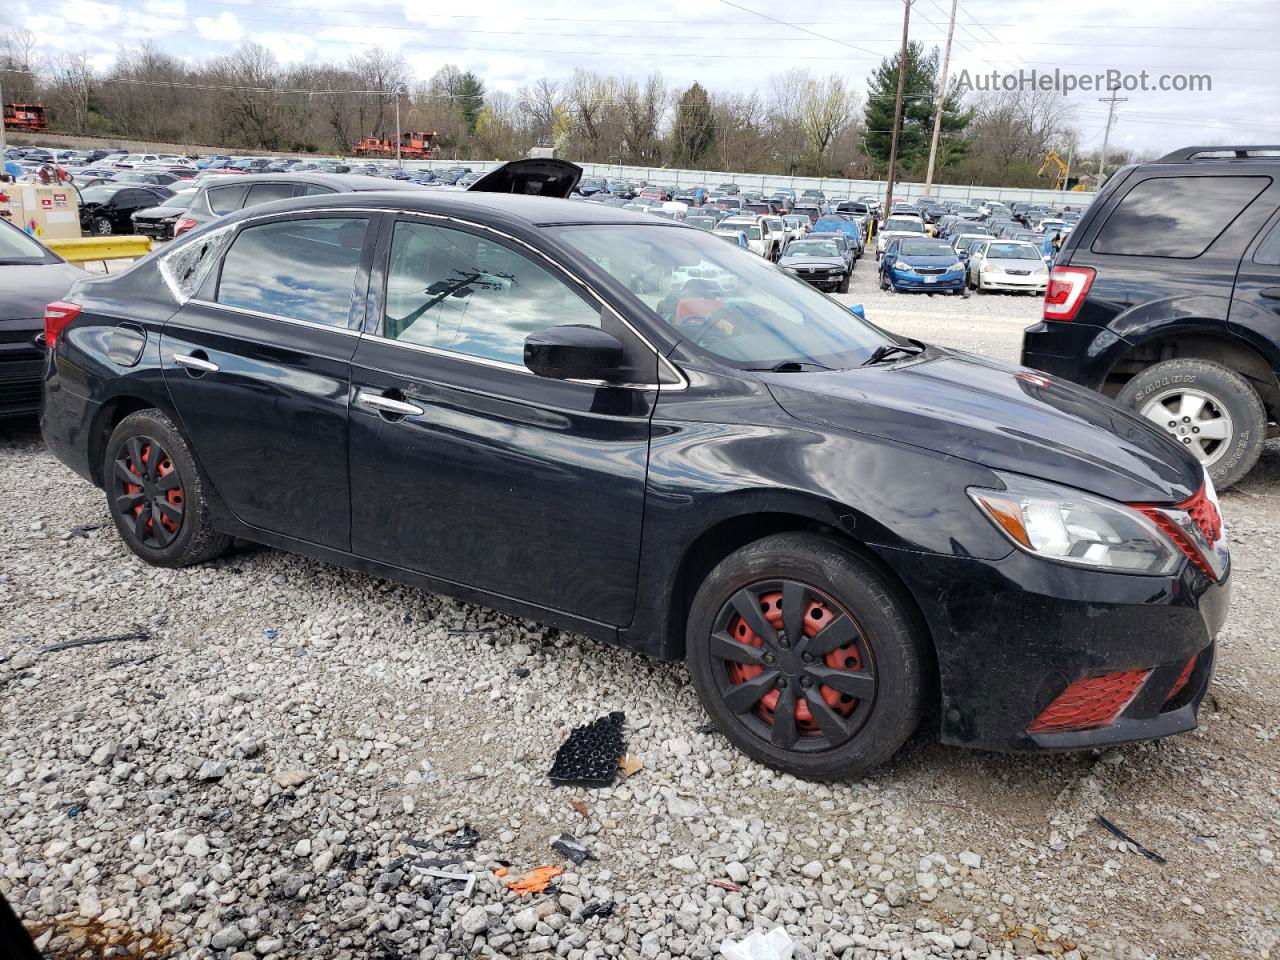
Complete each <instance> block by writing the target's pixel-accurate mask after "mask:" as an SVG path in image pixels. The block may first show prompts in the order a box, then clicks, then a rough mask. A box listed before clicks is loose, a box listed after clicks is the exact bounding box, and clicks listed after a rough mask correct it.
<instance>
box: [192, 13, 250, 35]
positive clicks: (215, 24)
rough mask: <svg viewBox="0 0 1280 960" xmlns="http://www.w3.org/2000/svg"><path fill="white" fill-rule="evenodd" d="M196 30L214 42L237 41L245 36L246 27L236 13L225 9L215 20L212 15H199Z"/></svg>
mask: <svg viewBox="0 0 1280 960" xmlns="http://www.w3.org/2000/svg"><path fill="white" fill-rule="evenodd" d="M196 30H197V31H198V32H199V34H200V36H202V37H204V38H205V39H206V40H212V41H213V42H214V43H237V42H238V41H239V40H240V38H241V37H243V36H244V27H242V26H240V20H239V18H237V17H236V15H235V14H234V13H228V12H227V11H225V10H224V11H223V12H222V13H220V14H218V18H217V19H216V20H215V19H213V18H212V17H197V18H196Z"/></svg>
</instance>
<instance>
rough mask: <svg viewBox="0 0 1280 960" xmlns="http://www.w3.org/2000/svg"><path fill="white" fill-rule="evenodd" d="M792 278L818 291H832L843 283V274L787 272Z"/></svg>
mask: <svg viewBox="0 0 1280 960" xmlns="http://www.w3.org/2000/svg"><path fill="white" fill-rule="evenodd" d="M787 272H788V273H790V274H791V275H792V276H793V277H797V278H799V279H801V280H803V281H804V282H805V283H807V284H809V285H810V286H812V287H817V288H818V289H819V290H834V289H835V288H836V287H838V286H840V284H841V283H842V282H844V278H845V274H843V273H826V272H825V271H824V272H821V273H807V272H805V271H803V270H788V271H787Z"/></svg>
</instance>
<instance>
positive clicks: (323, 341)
mask: <svg viewBox="0 0 1280 960" xmlns="http://www.w3.org/2000/svg"><path fill="white" fill-rule="evenodd" d="M377 222H378V220H377V215H374V214H369V213H363V212H355V211H325V212H320V211H317V212H308V213H306V214H298V213H291V214H283V215H280V216H276V217H264V218H262V219H256V220H250V221H247V222H245V223H244V224H243V225H242V226H241V227H240V228H239V230H238V232H237V233H236V234H235V237H234V239H233V240H232V241H231V244H230V247H229V249H228V250H227V252H226V254H225V255H224V257H223V259H222V262H221V265H220V268H219V269H215V270H214V271H212V273H211V274H210V275H209V277H208V278H207V279H206V281H205V282H204V284H203V285H202V287H201V289H200V290H199V291H197V293H196V296H195V298H193V299H191V300H189V301H188V302H187V303H186V305H185V306H184V307H183V308H182V309H181V310H180V311H179V312H178V313H177V314H176V315H175V316H174V317H173V318H172V319H170V320H169V322H168V323H167V324H166V325H165V329H164V334H163V338H162V341H161V354H162V361H163V365H164V375H165V382H166V384H167V385H168V388H169V393H170V396H171V397H172V399H173V403H174V406H175V407H176V409H177V412H178V416H179V417H180V418H181V420H182V426H183V428H184V430H185V431H186V434H187V436H188V437H189V438H190V439H191V442H192V446H193V447H194V448H195V450H196V452H197V454H198V455H199V457H200V459H201V462H202V463H203V465H204V468H205V470H206V472H207V473H208V475H209V479H210V481H211V482H212V484H213V486H214V488H215V489H216V490H217V492H218V493H219V494H220V495H221V497H222V499H223V501H224V502H225V503H226V504H227V506H228V508H230V510H231V511H232V512H233V513H234V514H235V515H236V516H237V517H238V518H239V519H240V520H242V521H244V522H245V523H247V524H249V525H250V526H253V527H257V528H259V529H262V530H266V531H270V532H272V533H278V534H284V535H287V536H290V537H295V538H298V539H301V540H306V541H309V542H311V543H316V544H320V545H322V546H326V547H332V548H335V549H339V550H346V549H347V548H348V547H349V546H350V495H349V487H348V475H347V394H348V388H349V384H350V360H351V355H352V354H353V353H354V352H355V348H356V343H357V341H358V340H359V338H360V333H359V325H360V321H361V318H362V317H363V313H364V303H365V294H366V292H367V289H368V277H369V263H370V261H371V259H372V255H373V243H372V242H369V243H366V235H368V236H369V237H370V238H371V237H373V235H374V233H375V232H376V231H375V228H376V225H377Z"/></svg>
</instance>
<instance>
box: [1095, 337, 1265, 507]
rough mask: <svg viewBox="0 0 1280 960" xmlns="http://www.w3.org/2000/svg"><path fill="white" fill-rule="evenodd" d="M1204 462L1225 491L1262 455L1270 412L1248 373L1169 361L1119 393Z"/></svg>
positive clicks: (1214, 365) (1203, 362)
mask: <svg viewBox="0 0 1280 960" xmlns="http://www.w3.org/2000/svg"><path fill="white" fill-rule="evenodd" d="M1116 401H1117V402H1118V403H1120V404H1121V405H1122V406H1127V407H1130V408H1131V409H1133V410H1135V411H1136V412H1137V413H1138V414H1140V415H1141V416H1143V417H1146V418H1147V419H1148V420H1150V421H1151V422H1152V423H1154V424H1156V425H1157V426H1158V427H1160V428H1161V429H1162V430H1164V431H1165V432H1166V433H1168V434H1169V435H1170V436H1171V437H1172V438H1173V439H1174V441H1176V442H1177V443H1178V445H1179V446H1181V447H1183V448H1185V449H1186V450H1188V451H1189V452H1190V453H1192V454H1193V455H1194V456H1195V458H1196V459H1197V460H1199V461H1200V462H1201V463H1202V464H1204V467H1205V469H1206V470H1208V471H1209V476H1210V477H1212V478H1213V484H1214V486H1215V487H1217V488H1218V489H1220V490H1223V489H1226V488H1227V487H1229V486H1231V485H1232V484H1233V483H1238V482H1239V481H1240V480H1242V479H1243V478H1244V476H1245V474H1247V473H1248V472H1249V471H1250V470H1252V469H1253V465H1254V464H1255V463H1257V462H1258V457H1259V456H1260V455H1261V454H1262V447H1263V444H1264V443H1265V441H1266V433H1267V413H1266V410H1265V409H1264V407H1263V406H1262V400H1261V399H1260V398H1259V397H1258V391H1256V390H1255V389H1254V388H1253V387H1252V386H1251V385H1250V383H1249V381H1248V380H1246V379H1245V378H1244V377H1242V376H1240V374H1238V373H1236V372H1235V371H1234V370H1230V369H1228V368H1227V367H1224V366H1222V365H1221V364H1217V363H1211V362H1209V361H1207V360H1192V359H1187V360H1166V361H1165V362H1163V363H1157V364H1155V365H1154V366H1150V367H1148V368H1147V369H1145V370H1143V371H1142V372H1141V373H1139V374H1138V375H1137V376H1136V377H1134V378H1133V379H1132V380H1130V381H1129V382H1128V383H1126V384H1125V385H1124V388H1123V389H1122V390H1121V391H1120V393H1119V394H1118V395H1117V396H1116Z"/></svg>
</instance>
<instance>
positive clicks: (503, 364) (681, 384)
mask: <svg viewBox="0 0 1280 960" xmlns="http://www.w3.org/2000/svg"><path fill="white" fill-rule="evenodd" d="M299 213H305V214H307V215H308V216H309V215H311V214H342V213H383V214H393V215H403V216H406V217H414V218H421V219H426V220H440V221H444V222H446V223H456V224H459V225H461V226H465V227H471V228H473V229H476V230H482V231H484V232H485V233H491V234H493V235H494V236H496V237H501V238H502V239H504V240H507V241H508V242H510V243H513V244H516V245H517V246H519V247H523V248H524V249H526V250H528V251H530V252H531V253H533V254H536V255H537V256H538V257H539V258H541V259H542V260H544V261H546V262H547V263H548V264H550V265H551V267H552V268H553V270H554V271H556V272H557V273H558V274H560V275H562V276H565V277H568V278H569V279H570V280H572V281H573V282H574V283H576V284H577V285H578V286H579V287H581V288H582V289H583V290H584V291H585V292H586V293H587V295H588V296H589V297H590V298H591V299H592V300H594V301H596V302H597V303H598V304H599V305H600V308H601V309H602V310H609V311H610V312H611V313H612V314H613V315H614V317H616V318H617V320H618V321H619V322H620V323H621V324H622V325H623V326H624V327H626V328H627V329H628V330H630V331H631V333H632V334H633V335H634V336H635V337H636V338H637V339H638V340H639V341H640V342H641V343H643V344H644V345H645V346H646V347H648V348H649V349H650V350H652V351H653V353H654V355H655V356H656V357H657V358H658V363H659V364H660V365H661V366H663V367H665V368H666V369H667V370H668V371H669V372H670V373H672V374H674V375H675V377H676V378H677V382H676V383H662V382H661V381H659V382H658V383H654V384H641V385H639V386H640V388H641V389H645V390H654V389H656V390H662V391H668V392H674V391H677V390H686V389H688V387H689V379H688V378H687V377H686V376H685V375H684V371H683V370H681V369H680V368H679V367H677V366H676V365H675V364H673V363H672V362H671V361H670V360H668V359H667V358H666V357H665V356H664V355H663V354H662V351H660V350H659V349H658V348H657V347H655V346H654V345H653V344H652V343H651V342H650V341H649V338H648V337H646V336H645V335H644V334H643V333H641V332H640V331H639V330H637V329H636V328H635V326H634V325H633V324H632V323H631V322H630V321H629V320H627V318H626V317H624V316H622V314H620V313H618V311H616V310H614V309H613V307H611V306H610V305H609V302H608V301H607V300H605V299H604V297H602V296H600V294H598V293H597V292H596V291H595V290H594V289H593V288H592V287H591V285H590V284H588V283H587V282H586V281H585V280H583V279H582V278H581V277H580V276H578V275H577V274H576V273H574V272H572V271H571V270H569V269H568V268H567V267H565V266H564V265H563V264H561V263H557V262H556V261H555V260H553V259H552V258H551V257H549V256H547V254H545V253H543V252H542V251H541V250H539V249H538V248H537V247H535V246H533V245H532V244H530V243H527V242H525V241H524V240H521V239H520V238H519V237H513V236H511V235H510V234H508V233H504V232H503V231H501V230H498V229H496V228H494V227H491V226H489V225H488V224H485V223H477V222H476V221H473V220H466V219H463V218H462V217H456V216H451V215H449V214H443V213H429V212H426V211H422V210H408V209H404V208H401V207H308V208H306V209H305V210H289V211H283V212H271V213H260V214H255V215H252V216H248V217H245V218H244V219H243V220H239V221H237V222H236V224H235V226H236V228H237V229H238V230H243V229H244V227H245V226H246V225H247V224H250V223H253V222H254V221H256V220H269V219H272V218H287V217H289V216H291V215H294V214H299ZM187 302H188V303H192V302H196V303H200V304H202V305H205V306H213V307H222V308H223V309H239V310H241V311H242V312H244V313H248V314H251V315H254V316H261V317H266V318H268V319H272V320H284V321H286V322H291V323H301V324H306V325H308V326H313V327H317V328H319V329H323V330H336V329H339V328H337V327H330V326H327V325H325V324H319V323H313V322H312V321H309V320H294V319H293V318H290V317H277V316H274V315H272V314H267V313H259V312H258V311H255V310H244V309H243V308H232V307H227V306H226V305H225V304H221V303H209V301H207V300H199V301H197V300H195V299H194V298H193V299H192V300H188V301H187ZM344 332H346V331H344ZM349 332H351V333H354V334H356V335H359V336H369V337H376V338H377V339H378V340H382V341H384V342H386V343H393V344H396V345H397V346H402V347H408V348H409V349H413V350H421V351H424V352H427V353H434V354H437V355H439V356H444V357H454V358H457V359H459V360H465V361H467V362H469V363H479V364H481V365H482V366H494V367H499V368H501V369H505V370H519V371H521V372H523V373H527V374H529V375H530V376H536V374H534V372H533V371H532V370H530V369H529V368H528V367H526V366H524V364H516V363H509V362H507V361H505V360H489V359H488V358H486V357H475V356H471V355H469V354H465V353H458V352H456V351H449V350H441V349H439V348H438V347H427V346H425V345H422V344H413V343H408V342H406V341H403V340H393V339H391V338H390V337H384V336H382V335H381V334H364V333H363V331H361V330H358V329H357V330H350V331H349ZM563 382H565V383H583V384H587V383H591V382H592V381H585V380H566V381H563ZM601 382H607V381H601ZM610 386H621V387H623V388H624V389H625V388H630V389H634V388H635V385H631V384H625V385H624V384H610Z"/></svg>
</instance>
